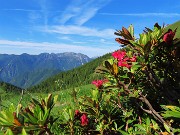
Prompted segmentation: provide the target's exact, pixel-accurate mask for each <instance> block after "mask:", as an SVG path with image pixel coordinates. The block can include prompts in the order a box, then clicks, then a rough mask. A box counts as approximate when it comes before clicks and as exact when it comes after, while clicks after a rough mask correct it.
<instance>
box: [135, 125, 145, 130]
mask: <svg viewBox="0 0 180 135" xmlns="http://www.w3.org/2000/svg"><path fill="white" fill-rule="evenodd" d="M134 126H136V127H138V128H139V129H141V130H142V131H146V128H145V127H143V126H142V125H140V124H135V125H134Z"/></svg>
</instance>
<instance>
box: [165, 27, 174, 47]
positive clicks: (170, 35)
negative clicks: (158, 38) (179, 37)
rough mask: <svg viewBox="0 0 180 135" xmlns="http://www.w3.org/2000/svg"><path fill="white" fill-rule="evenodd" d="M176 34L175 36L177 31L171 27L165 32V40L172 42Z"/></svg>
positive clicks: (168, 42)
mask: <svg viewBox="0 0 180 135" xmlns="http://www.w3.org/2000/svg"><path fill="white" fill-rule="evenodd" d="M174 36H175V32H173V31H172V30H171V29H169V30H168V32H167V33H166V34H164V36H163V41H164V42H166V43H167V44H171V43H172V41H173V38H174Z"/></svg>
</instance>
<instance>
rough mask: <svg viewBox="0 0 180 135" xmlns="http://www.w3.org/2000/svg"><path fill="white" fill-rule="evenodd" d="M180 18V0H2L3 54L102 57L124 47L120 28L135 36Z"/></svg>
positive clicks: (0, 40)
mask: <svg viewBox="0 0 180 135" xmlns="http://www.w3.org/2000/svg"><path fill="white" fill-rule="evenodd" d="M179 20H180V0H1V3H0V46H1V47H0V53H1V54H22V53H29V54H39V53H44V52H48V53H61V52H76V53H83V54H86V55H88V56H89V57H94V56H100V55H103V54H105V53H107V52H112V51H114V50H116V49H118V48H119V47H120V45H119V44H118V43H116V42H115V40H114V39H115V37H116V36H115V35H114V32H115V31H116V29H121V28H122V26H125V27H128V26H129V25H130V24H133V25H134V27H135V34H136V35H138V34H139V33H141V32H142V30H143V29H144V27H150V28H152V27H153V25H154V24H155V23H156V22H158V23H159V24H160V25H162V24H163V23H165V24H171V23H174V22H176V21H179Z"/></svg>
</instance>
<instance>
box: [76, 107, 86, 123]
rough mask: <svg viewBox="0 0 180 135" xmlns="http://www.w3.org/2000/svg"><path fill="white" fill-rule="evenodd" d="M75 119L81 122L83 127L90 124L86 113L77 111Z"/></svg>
mask: <svg viewBox="0 0 180 135" xmlns="http://www.w3.org/2000/svg"><path fill="white" fill-rule="evenodd" d="M75 118H76V119H80V120H81V126H86V125H88V123H89V120H88V117H87V115H86V114H85V113H81V112H80V111H79V110H75Z"/></svg>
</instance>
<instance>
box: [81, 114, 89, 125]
mask: <svg viewBox="0 0 180 135" xmlns="http://www.w3.org/2000/svg"><path fill="white" fill-rule="evenodd" d="M80 119H81V126H86V125H88V122H89V121H88V117H87V115H86V114H83V115H82V116H81V118H80Z"/></svg>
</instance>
